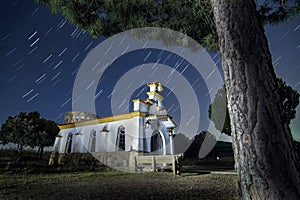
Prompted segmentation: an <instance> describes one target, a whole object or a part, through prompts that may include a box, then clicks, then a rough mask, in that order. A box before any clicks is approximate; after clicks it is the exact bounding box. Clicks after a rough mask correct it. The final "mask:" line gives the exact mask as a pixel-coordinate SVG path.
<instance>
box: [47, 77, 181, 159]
mask: <svg viewBox="0 0 300 200" xmlns="http://www.w3.org/2000/svg"><path fill="white" fill-rule="evenodd" d="M148 87H149V91H148V92H147V95H148V98H147V99H145V100H140V99H135V100H133V103H134V105H133V111H132V112H130V113H127V114H121V115H116V116H110V117H104V118H97V117H96V115H94V114H90V113H86V112H69V113H67V114H66V115H65V122H64V124H61V125H59V128H60V132H59V134H58V136H57V137H56V140H55V143H54V146H53V152H52V155H51V158H50V164H53V163H54V162H55V161H54V160H55V157H56V159H57V157H63V155H66V154H87V153H90V154H95V153H102V152H103V153H104V152H105V153H108V152H110V153H112V154H113V153H117V152H132V151H134V152H140V153H149V154H158V155H172V154H174V145H173V135H174V133H173V131H174V128H176V124H175V122H174V121H173V120H172V117H171V116H169V115H168V112H167V110H166V109H165V108H164V106H163V103H162V102H163V99H164V97H163V96H162V95H161V91H162V90H163V87H162V86H161V84H160V83H159V82H153V83H149V84H148Z"/></svg>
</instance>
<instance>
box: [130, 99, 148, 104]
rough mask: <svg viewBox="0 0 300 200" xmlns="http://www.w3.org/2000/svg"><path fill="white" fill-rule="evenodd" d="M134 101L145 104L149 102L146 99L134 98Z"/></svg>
mask: <svg viewBox="0 0 300 200" xmlns="http://www.w3.org/2000/svg"><path fill="white" fill-rule="evenodd" d="M132 102H133V103H135V102H141V103H143V104H147V102H146V101H145V100H141V99H134V100H132Z"/></svg>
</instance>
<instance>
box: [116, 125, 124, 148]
mask: <svg viewBox="0 0 300 200" xmlns="http://www.w3.org/2000/svg"><path fill="white" fill-rule="evenodd" d="M116 148H117V150H118V151H125V127H124V126H120V127H119V128H118V133H117V144H116Z"/></svg>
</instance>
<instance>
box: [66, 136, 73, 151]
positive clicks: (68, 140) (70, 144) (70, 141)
mask: <svg viewBox="0 0 300 200" xmlns="http://www.w3.org/2000/svg"><path fill="white" fill-rule="evenodd" d="M71 149H72V133H69V134H68V137H67V143H66V148H65V153H71Z"/></svg>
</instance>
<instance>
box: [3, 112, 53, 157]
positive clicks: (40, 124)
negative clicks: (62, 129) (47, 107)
mask: <svg viewBox="0 0 300 200" xmlns="http://www.w3.org/2000/svg"><path fill="white" fill-rule="evenodd" d="M58 132H59V129H58V127H57V125H56V123H55V122H54V121H51V120H46V119H44V118H41V117H40V114H39V113H38V112H30V113H25V112H21V113H19V114H18V115H16V116H14V117H11V116H9V117H8V118H7V120H6V121H5V123H3V124H2V126H1V129H0V144H3V145H5V144H8V143H14V144H16V145H17V150H18V152H19V158H18V159H20V158H21V155H22V152H23V147H25V146H29V147H32V148H33V147H35V146H37V147H39V152H38V153H39V154H38V156H39V158H41V156H42V153H43V148H44V147H45V146H50V145H52V144H53V142H54V139H55V136H56V135H57V134H58Z"/></svg>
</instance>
